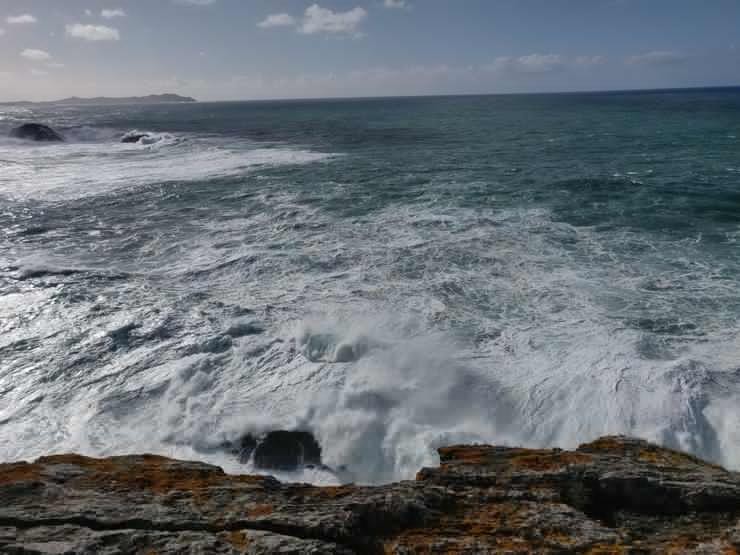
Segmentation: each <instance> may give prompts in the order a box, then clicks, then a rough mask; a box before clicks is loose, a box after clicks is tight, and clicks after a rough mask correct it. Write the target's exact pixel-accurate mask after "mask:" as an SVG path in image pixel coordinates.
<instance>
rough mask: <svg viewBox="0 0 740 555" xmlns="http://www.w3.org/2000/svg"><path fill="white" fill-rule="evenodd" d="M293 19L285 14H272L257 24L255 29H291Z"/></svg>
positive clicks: (293, 22) (293, 23)
mask: <svg viewBox="0 0 740 555" xmlns="http://www.w3.org/2000/svg"><path fill="white" fill-rule="evenodd" d="M295 23H296V21H295V18H294V17H293V16H292V15H290V14H287V13H274V14H270V15H268V16H267V17H266V18H265V19H264V20H263V21H260V22H259V23H258V24H257V27H261V28H263V29H270V28H271V27H292V26H293V25H295Z"/></svg>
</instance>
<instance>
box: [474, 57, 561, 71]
mask: <svg viewBox="0 0 740 555" xmlns="http://www.w3.org/2000/svg"><path fill="white" fill-rule="evenodd" d="M564 66H565V60H564V59H563V57H562V56H561V55H560V54H529V55H527V56H520V57H518V58H513V57H511V56H500V57H498V58H496V59H495V60H494V62H493V64H491V65H490V66H488V69H490V70H492V71H511V72H515V73H544V72H547V71H553V70H557V69H561V68H563V67H564Z"/></svg>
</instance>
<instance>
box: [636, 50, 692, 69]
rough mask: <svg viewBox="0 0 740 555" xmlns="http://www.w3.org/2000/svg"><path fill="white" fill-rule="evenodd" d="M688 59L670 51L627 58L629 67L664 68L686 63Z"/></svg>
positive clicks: (658, 51)
mask: <svg viewBox="0 0 740 555" xmlns="http://www.w3.org/2000/svg"><path fill="white" fill-rule="evenodd" d="M685 60H686V57H685V56H684V55H682V54H679V53H678V52H672V51H669V50H654V51H652V52H646V53H645V54H639V55H637V56H632V57H630V58H627V64H629V65H647V66H664V65H674V64H680V63H681V62H684V61H685Z"/></svg>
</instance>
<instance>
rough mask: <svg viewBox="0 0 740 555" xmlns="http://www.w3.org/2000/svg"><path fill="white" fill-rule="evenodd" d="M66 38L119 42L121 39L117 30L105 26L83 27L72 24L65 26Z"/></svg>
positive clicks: (80, 24)
mask: <svg viewBox="0 0 740 555" xmlns="http://www.w3.org/2000/svg"><path fill="white" fill-rule="evenodd" d="M67 36H69V37H74V38H76V39H83V40H92V41H100V40H119V39H120V38H121V37H120V35H119V33H118V29H114V28H113V27H106V26H105V25H85V24H83V23H74V24H72V25H67Z"/></svg>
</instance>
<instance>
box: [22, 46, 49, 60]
mask: <svg viewBox="0 0 740 555" xmlns="http://www.w3.org/2000/svg"><path fill="white" fill-rule="evenodd" d="M21 56H22V57H24V58H25V59H26V60H31V61H32V62H44V61H46V60H50V59H51V54H49V53H48V52H46V51H45V50H38V49H36V48H26V49H25V50H24V51H23V52H21Z"/></svg>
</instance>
